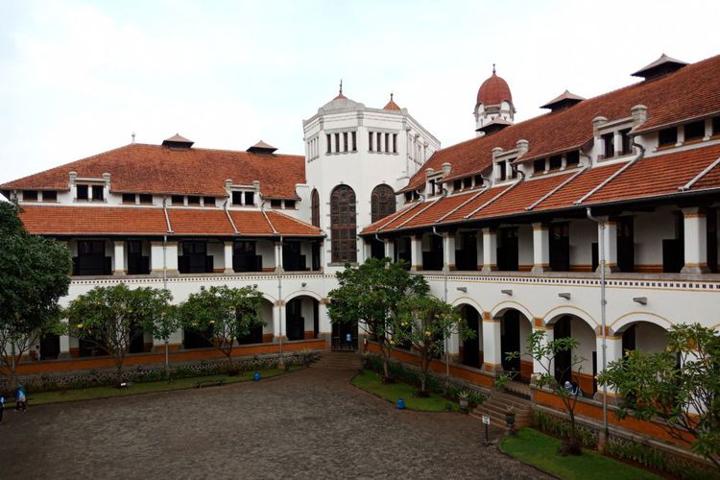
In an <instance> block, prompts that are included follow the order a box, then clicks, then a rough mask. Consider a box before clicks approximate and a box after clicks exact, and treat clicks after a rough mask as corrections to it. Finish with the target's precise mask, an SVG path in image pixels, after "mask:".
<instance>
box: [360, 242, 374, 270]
mask: <svg viewBox="0 0 720 480" xmlns="http://www.w3.org/2000/svg"><path fill="white" fill-rule="evenodd" d="M358 242H359V243H360V252H359V253H360V255H358V264H363V263H365V261H366V260H367V259H368V258H372V240H370V241H366V240H365V238H359V239H358Z"/></svg>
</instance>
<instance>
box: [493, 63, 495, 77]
mask: <svg viewBox="0 0 720 480" xmlns="http://www.w3.org/2000/svg"><path fill="white" fill-rule="evenodd" d="M493 75H495V64H494V63H493Z"/></svg>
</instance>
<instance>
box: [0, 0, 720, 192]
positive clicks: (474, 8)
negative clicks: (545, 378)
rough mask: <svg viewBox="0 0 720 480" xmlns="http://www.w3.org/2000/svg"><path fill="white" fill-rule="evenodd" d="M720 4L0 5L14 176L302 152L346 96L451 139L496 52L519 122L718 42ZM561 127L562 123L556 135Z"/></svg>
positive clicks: (1, 66) (6, 141)
mask: <svg viewBox="0 0 720 480" xmlns="http://www.w3.org/2000/svg"><path fill="white" fill-rule="evenodd" d="M719 20H720V1H717V0H709V1H696V0H683V1H681V2H680V1H677V0H675V1H658V0H654V1H646V2H640V1H628V0H624V1H609V0H602V1H591V2H590V1H589V2H581V1H578V0H575V1H542V2H541V1H529V0H528V1H502V2H500V1H479V0H470V1H456V2H451V1H442V2H439V1H418V0H410V1H397V2H389V1H374V2H373V1H362V2H360V1H357V2H350V1H340V0H332V1H302V2H300V1H274V0H270V1H258V2H239V1H232V2H231V1H227V2H222V1H211V0H205V1H169V0H168V1H149V0H145V1H122V2H121V1H107V2H91V1H80V0H69V1H63V2H42V1H29V0H22V1H20V0H18V1H9V0H0V162H2V163H1V165H2V168H1V169H0V182H4V181H8V180H11V179H14V178H18V177H20V176H24V175H27V174H31V173H35V172H38V171H41V170H44V169H47V168H49V167H52V166H56V165H60V164H62V163H66V162H69V161H72V160H76V159H79V158H82V157H84V156H88V155H92V154H94V153H98V152H101V151H104V150H108V149H111V148H115V147H118V146H121V145H124V144H127V143H129V142H130V140H131V133H132V132H135V133H136V135H137V137H136V138H137V141H138V142H144V143H160V142H161V141H162V139H163V138H166V137H168V136H170V135H172V134H174V133H176V132H179V133H181V134H182V135H185V136H186V137H188V138H190V139H192V140H194V141H195V142H196V146H198V147H209V148H228V149H241V150H244V149H246V148H247V147H248V146H249V145H251V144H253V143H255V142H256V141H257V140H258V139H260V138H262V139H263V140H265V141H267V142H269V143H271V144H273V145H274V146H276V147H278V148H279V151H280V152H286V153H300V154H301V153H303V151H304V149H303V143H302V119H304V118H309V117H310V116H312V115H313V114H314V113H315V112H316V111H317V108H318V107H320V106H321V105H323V104H324V103H325V102H327V101H329V100H330V99H332V97H333V96H335V95H336V94H337V84H338V81H339V80H340V78H342V79H343V81H344V85H345V88H344V92H345V95H346V96H348V97H350V98H352V99H353V100H356V101H359V102H362V103H364V104H365V105H367V106H372V107H382V106H383V105H384V104H385V102H387V100H388V96H389V94H390V92H391V91H392V92H395V100H396V102H397V103H398V104H399V105H400V106H402V107H407V108H408V109H409V111H410V113H411V114H412V115H413V116H414V117H415V118H416V119H417V120H418V121H420V122H421V123H422V124H423V125H424V126H425V127H426V128H427V129H428V130H430V131H431V132H432V133H433V134H434V135H435V136H436V137H438V139H439V140H440V141H441V142H442V145H443V146H449V145H452V144H454V143H457V142H459V141H462V140H466V139H468V138H471V137H472V136H473V134H474V133H473V129H474V120H473V117H472V109H473V107H474V105H475V95H476V93H477V89H478V87H479V85H480V84H481V83H482V81H483V80H484V79H485V78H487V77H488V76H489V75H490V73H491V70H492V64H493V63H497V71H498V74H499V75H500V76H502V77H504V78H505V79H506V80H507V81H508V83H509V84H510V88H511V89H512V93H513V98H514V101H515V106H516V108H517V118H516V120H517V119H526V118H529V117H532V116H535V115H537V114H539V113H541V110H540V109H539V108H538V106H539V105H542V104H543V103H544V102H546V101H547V100H550V99H551V98H553V97H555V96H556V95H558V94H559V93H561V92H562V91H563V90H564V89H566V88H567V89H570V90H571V91H572V92H574V93H577V94H579V95H582V96H585V97H590V96H594V95H597V94H600V93H603V92H606V91H608V90H611V89H615V88H618V87H621V86H624V85H627V84H629V83H631V82H633V81H635V80H634V79H633V78H632V77H630V75H629V74H630V73H631V72H633V71H635V70H636V69H638V68H640V67H642V66H644V65H645V64H647V63H649V62H651V61H653V60H655V59H656V58H657V57H658V56H659V55H660V54H661V53H663V52H665V53H667V54H668V55H671V56H673V57H675V58H679V59H682V60H685V61H688V62H694V61H697V60H701V59H703V58H707V57H709V56H713V55H716V54H720V35H719V34H718V21H719ZM548 134H552V132H548Z"/></svg>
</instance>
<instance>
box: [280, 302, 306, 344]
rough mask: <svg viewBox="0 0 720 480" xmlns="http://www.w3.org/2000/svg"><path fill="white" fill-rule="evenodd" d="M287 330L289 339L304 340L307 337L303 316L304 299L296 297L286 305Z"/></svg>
mask: <svg viewBox="0 0 720 480" xmlns="http://www.w3.org/2000/svg"><path fill="white" fill-rule="evenodd" d="M285 312H286V318H285V332H286V334H287V338H288V340H303V339H304V338H305V318H303V316H302V300H301V299H300V298H294V299H292V300H290V301H289V302H288V304H287V307H285Z"/></svg>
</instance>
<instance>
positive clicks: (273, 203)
mask: <svg viewBox="0 0 720 480" xmlns="http://www.w3.org/2000/svg"><path fill="white" fill-rule="evenodd" d="M270 207H271V208H282V200H278V199H275V198H274V199H272V200H270Z"/></svg>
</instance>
